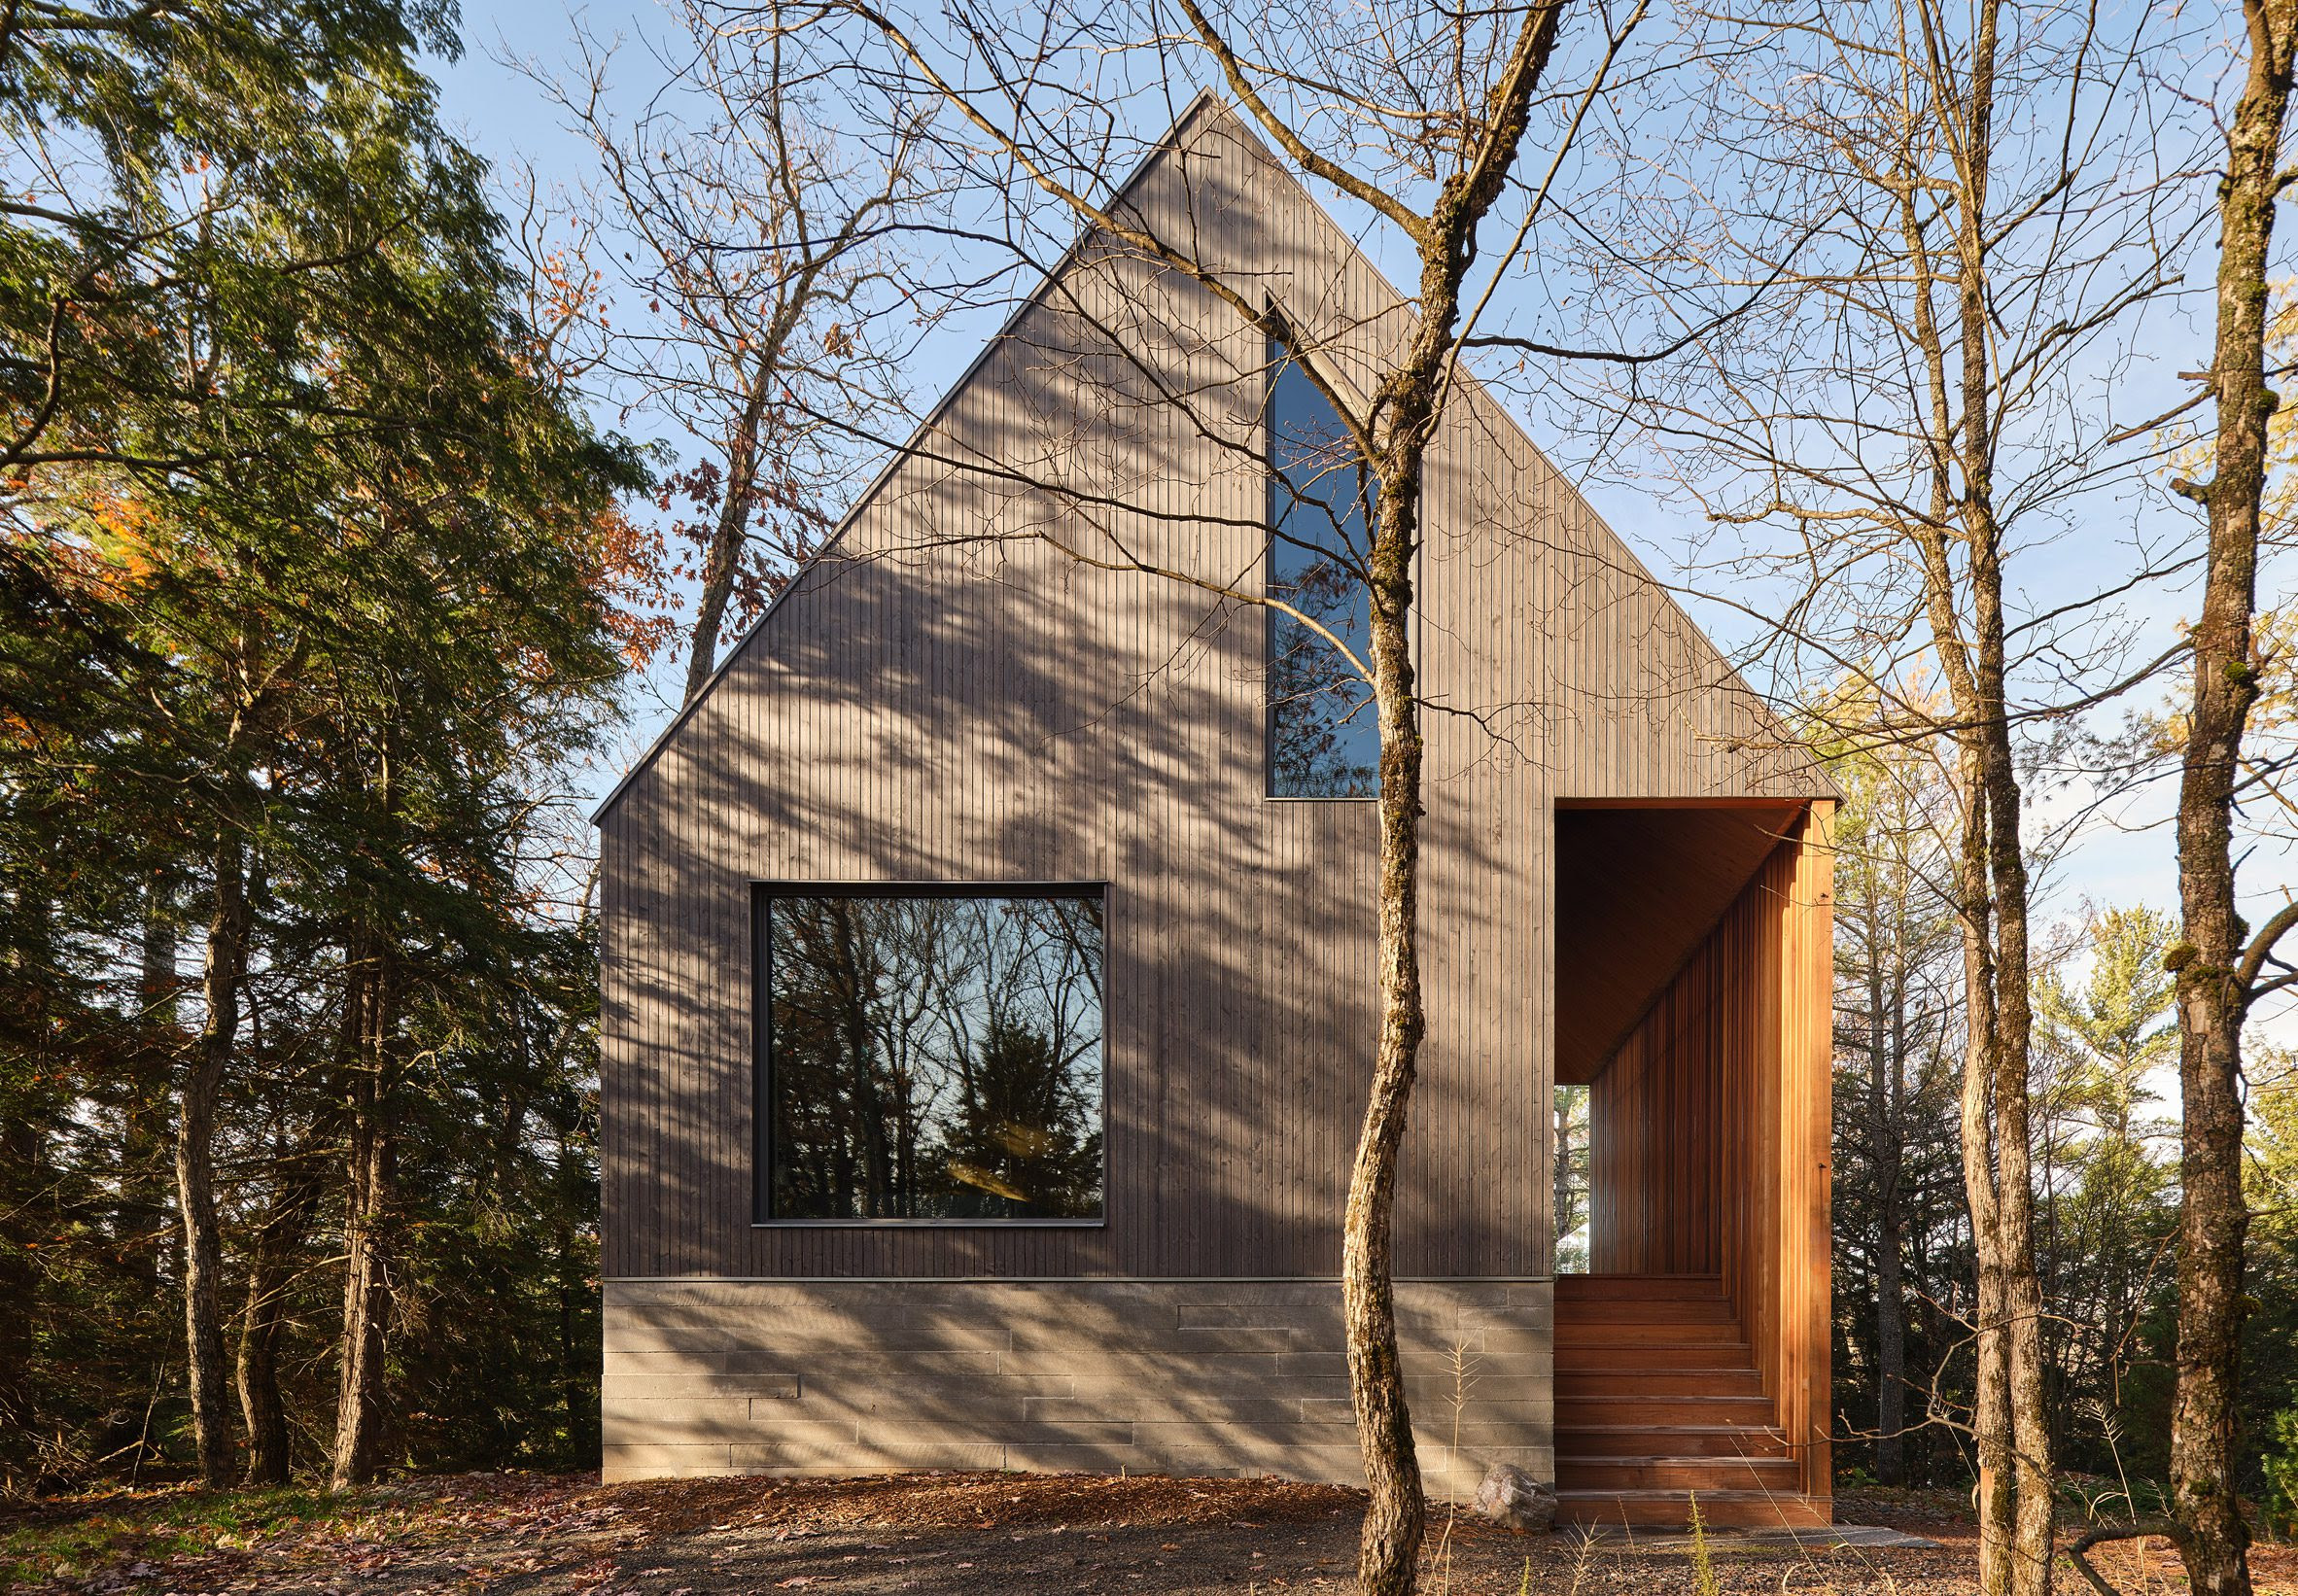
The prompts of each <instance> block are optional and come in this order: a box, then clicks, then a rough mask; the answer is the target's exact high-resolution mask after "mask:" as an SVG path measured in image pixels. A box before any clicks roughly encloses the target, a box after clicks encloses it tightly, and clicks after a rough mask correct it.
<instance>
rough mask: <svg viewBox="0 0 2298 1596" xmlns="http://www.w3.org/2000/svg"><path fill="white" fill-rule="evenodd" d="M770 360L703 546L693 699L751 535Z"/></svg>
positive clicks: (730, 453)
mask: <svg viewBox="0 0 2298 1596" xmlns="http://www.w3.org/2000/svg"><path fill="white" fill-rule="evenodd" d="M771 374H772V365H771V364H770V363H768V362H765V361H761V362H760V363H759V365H758V370H757V376H756V378H755V379H754V380H753V381H752V383H751V385H750V391H749V395H748V396H746V398H745V399H744V402H743V408H742V413H741V415H740V416H738V417H737V418H736V420H735V423H734V425H733V426H732V427H731V428H730V429H729V430H728V431H727V434H726V443H725V447H726V491H725V494H724V497H722V498H721V499H720V500H719V501H718V514H717V518H716V519H715V520H714V521H713V522H712V524H711V539H710V545H709V546H708V547H707V548H705V549H704V550H703V551H702V592H701V593H700V595H698V596H697V598H696V600H695V605H694V638H693V643H692V646H691V648H690V650H689V652H688V653H687V656H686V696H685V699H684V700H683V702H685V703H688V704H691V703H693V702H694V701H695V699H697V698H699V697H701V696H702V690H703V688H705V687H706V686H708V685H710V679H711V676H712V674H713V673H714V671H716V669H717V660H718V634H719V633H720V631H722V630H723V629H724V627H725V624H726V606H727V604H728V603H729V602H730V601H731V600H732V599H733V597H734V578H735V574H736V573H737V572H739V571H740V570H741V569H742V549H743V544H744V543H746V542H747V541H749V531H750V507H751V504H752V502H753V501H754V500H755V499H756V497H757V489H758V441H759V440H758V429H759V427H760V426H761V425H762V424H763V423H764V421H765V417H766V399H767V391H766V384H767V381H768V379H769V377H770V376H771Z"/></svg>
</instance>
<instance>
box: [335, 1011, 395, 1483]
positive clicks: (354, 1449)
mask: <svg viewBox="0 0 2298 1596" xmlns="http://www.w3.org/2000/svg"><path fill="white" fill-rule="evenodd" d="M360 985H361V987H362V988H363V992H362V1002H363V1004H364V1008H363V1013H362V1035H361V1058H360V1068H359V1070H358V1072H357V1073H356V1074H355V1075H354V1077H353V1081H352V1089H351V1103H350V1116H349V1122H350V1137H349V1150H348V1151H349V1159H348V1164H349V1168H348V1173H349V1177H350V1178H349V1183H348V1187H347V1190H346V1192H345V1194H344V1214H343V1232H344V1263H343V1331H342V1339H341V1342H340V1346H339V1349H338V1352H337V1365H336V1368H337V1381H336V1392H335V1445H334V1454H333V1458H332V1461H331V1467H330V1477H331V1480H332V1482H333V1484H334V1487H335V1488H336V1489H337V1490H341V1489H343V1488H344V1487H346V1486H351V1485H365V1484H366V1483H368V1482H369V1481H371V1480H372V1479H373V1478H374V1477H375V1464H376V1456H377V1453H378V1451H379V1449H380V1442H381V1432H382V1419H383V1378H384V1362H385V1358H386V1356H387V1352H388V1346H387V1342H386V1330H387V1327H388V1324H389V1320H390V1314H391V1277H390V1270H389V1261H388V1256H387V1240H388V1237H387V1233H386V1225H387V1222H388V1218H389V1211H390V1202H391V1176H392V1169H393V1159H394V1154H395V1151H396V1149H395V1147H394V1144H393V1139H392V1126H391V1119H390V1109H391V1104H390V1093H389V1091H388V1086H389V1083H388V1082H387V1081H386V1080H385V1078H384V1065H385V1060H386V1057H387V1054H388V1051H389V1034H388V1032H389V1024H390V1019H389V1014H390V1004H389V986H390V983H389V978H388V975H387V974H386V973H385V972H383V971H382V970H380V969H374V968H371V969H370V970H369V972H368V973H367V975H366V979H365V980H364V981H363V982H362V983H361V984H360Z"/></svg>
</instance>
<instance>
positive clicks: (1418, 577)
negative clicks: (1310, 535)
mask: <svg viewBox="0 0 2298 1596" xmlns="http://www.w3.org/2000/svg"><path fill="white" fill-rule="evenodd" d="M1272 308H1273V306H1272ZM1288 364H1299V365H1303V366H1313V367H1314V368H1315V370H1316V372H1317V374H1318V375H1319V376H1320V377H1323V378H1324V379H1325V381H1326V382H1327V383H1328V384H1330V385H1332V386H1333V387H1335V388H1338V389H1339V390H1340V392H1342V393H1345V394H1350V395H1354V394H1355V392H1356V390H1355V389H1354V387H1353V386H1352V385H1351V384H1349V383H1348V382H1347V381H1346V380H1345V379H1342V378H1340V377H1337V376H1335V375H1334V373H1333V370H1332V367H1331V366H1330V364H1327V363H1326V362H1325V361H1323V360H1321V359H1319V358H1318V357H1317V356H1316V355H1315V354H1314V353H1313V352H1309V351H1304V350H1299V349H1295V348H1293V347H1291V346H1290V345H1288V344H1287V343H1286V342H1285V341H1284V340H1283V339H1282V338H1278V337H1276V336H1273V335H1271V337H1270V338H1269V339H1268V341H1267V346H1266V359H1265V360H1264V362H1263V365H1262V375H1261V414H1260V422H1259V427H1260V436H1261V446H1260V460H1261V471H1262V495H1263V498H1262V506H1263V507H1262V538H1263V539H1264V543H1263V547H1262V550H1261V559H1260V573H1261V591H1262V593H1263V595H1264V596H1266V595H1267V594H1268V593H1269V591H1270V589H1271V585H1272V583H1273V580H1274V577H1275V565H1276V545H1277V530H1276V529H1277V519H1278V513H1277V503H1278V501H1277V493H1278V488H1277V478H1278V476H1279V474H1280V473H1279V472H1278V470H1277V463H1276V384H1277V379H1278V378H1279V377H1280V376H1282V375H1283V372H1284V367H1285V366H1286V365H1288ZM1357 468H1358V469H1359V470H1362V471H1368V472H1369V469H1370V468H1369V467H1368V466H1367V465H1366V463H1365V461H1364V459H1363V457H1362V456H1361V455H1360V456H1359V457H1358V462H1357ZM1367 532H1368V536H1369V535H1370V528H1368V529H1367ZM1427 546H1428V539H1427V538H1426V536H1425V535H1423V537H1422V538H1421V539H1420V547H1418V548H1416V549H1414V550H1413V551H1412V592H1413V603H1412V613H1411V631H1410V638H1409V640H1408V642H1409V646H1410V648H1411V651H1412V663H1413V667H1414V669H1415V671H1417V670H1418V669H1419V668H1420V667H1421V664H1422V656H1421V648H1420V641H1421V640H1420V633H1421V628H1422V625H1423V624H1424V620H1425V611H1426V610H1427V607H1428V589H1427V586H1426V583H1425V581H1424V576H1425V567H1426V561H1425V559H1424V556H1425V554H1426V552H1427ZM1261 614H1262V624H1261V800H1262V802H1264V803H1270V804H1377V803H1378V802H1379V801H1380V783H1379V779H1378V774H1377V771H1378V767H1377V763H1375V778H1374V781H1373V790H1372V791H1370V792H1356V793H1289V792H1278V791H1276V790H1275V786H1276V761H1275V758H1274V753H1275V748H1276V706H1275V705H1274V704H1273V703H1271V700H1270V692H1269V669H1270V666H1271V663H1272V662H1273V661H1274V660H1275V658H1276V629H1277V625H1278V623H1279V622H1280V621H1282V620H1283V619H1285V617H1284V616H1282V615H1280V614H1279V613H1278V612H1277V611H1276V610H1275V609H1274V608H1272V607H1268V606H1266V605H1265V606H1263V607H1262V610H1261ZM1368 641H1369V640H1368ZM1368 685H1369V684H1368ZM1367 709H1368V710H1370V711H1372V712H1373V713H1374V715H1375V726H1374V732H1375V739H1377V737H1378V730H1379V727H1378V719H1377V716H1378V712H1379V711H1378V706H1377V705H1376V704H1374V703H1368V705H1367Z"/></svg>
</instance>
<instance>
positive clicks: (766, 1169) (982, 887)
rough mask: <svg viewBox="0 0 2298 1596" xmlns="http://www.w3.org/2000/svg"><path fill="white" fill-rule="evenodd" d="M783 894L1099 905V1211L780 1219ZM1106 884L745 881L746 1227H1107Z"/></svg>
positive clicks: (1109, 904) (1108, 903) (1108, 901)
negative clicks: (777, 1009)
mask: <svg viewBox="0 0 2298 1596" xmlns="http://www.w3.org/2000/svg"><path fill="white" fill-rule="evenodd" d="M778 897H785V898H800V897H804V898H831V897H843V898H1079V899H1092V900H1093V901H1095V902H1097V903H1098V904H1099V905H1100V908H1101V972H1100V974H1101V1097H1100V1105H1099V1107H1100V1119H1101V1123H1100V1131H1101V1211H1100V1213H1099V1214H1098V1215H1097V1216H1095V1217H1093V1218H1090V1219H1084V1218H1060V1217H1043V1218H1011V1217H999V1216H993V1215H992V1216H983V1217H978V1218H942V1217H938V1216H936V1217H927V1218H920V1219H899V1218H895V1219H868V1218H826V1219H815V1218H807V1219H778V1218H776V1217H775V1215H774V1212H773V1201H774V1167H773V1158H774V1077H773V1069H774V1058H773V1055H774V980H773V977H774V972H773V968H772V960H773V946H774V944H773V937H772V935H771V933H770V931H769V928H768V925H767V919H766V917H767V911H768V908H769V906H770V905H771V904H772V903H773V901H774V900H775V899H776V898H778ZM1111 899H1112V892H1111V889H1110V883H1108V882H1106V881H1097V882H1096V881H1084V882H1041V881H1031V882H857V881H761V880H752V881H751V883H750V1055H751V1059H750V1228H751V1229H752V1230H761V1231H763V1230H773V1231H853V1230H865V1231H885V1230H895V1231H904V1230H911V1231H914V1230H1040V1231H1046V1230H1054V1231H1062V1230H1067V1231H1090V1230H1100V1229H1105V1228H1106V1227H1107V1226H1108V1223H1109V1207H1110V1203H1111V1200H1112V1197H1113V1196H1114V1194H1113V1191H1112V1189H1111V1184H1110V1178H1109V1174H1110V1159H1109V1139H1110V1138H1109V1068H1110V1051H1111V1050H1110V1046H1109V1011H1110V999H1109V966H1110V957H1109V946H1110V928H1111V925H1112V924H1113V921H1112V919H1111V916H1110V910H1111V907H1112V902H1111Z"/></svg>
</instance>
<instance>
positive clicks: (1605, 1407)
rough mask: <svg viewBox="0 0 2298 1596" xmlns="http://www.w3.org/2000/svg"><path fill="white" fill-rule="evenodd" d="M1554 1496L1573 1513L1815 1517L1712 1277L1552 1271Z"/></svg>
mask: <svg viewBox="0 0 2298 1596" xmlns="http://www.w3.org/2000/svg"><path fill="white" fill-rule="evenodd" d="M1555 1346H1556V1496H1557V1509H1558V1514H1559V1516H1560V1517H1562V1518H1563V1519H1564V1520H1565V1521H1566V1522H1569V1523H1580V1524H1628V1525H1635V1526H1644V1525H1651V1526H1654V1527H1661V1526H1665V1527H1675V1528H1681V1527H1682V1526H1683V1525H1685V1524H1687V1523H1689V1521H1690V1517H1691V1498H1692V1494H1693V1493H1694V1492H1696V1493H1697V1494H1698V1497H1699V1515H1700V1520H1701V1522H1703V1523H1705V1524H1707V1525H1709V1526H1711V1527H1714V1528H1735V1529H1778V1528H1781V1527H1782V1526H1790V1527H1796V1528H1801V1527H1806V1526H1812V1527H1816V1526H1820V1525H1824V1524H1826V1523H1827V1522H1828V1513H1827V1511H1826V1509H1825V1508H1824V1507H1820V1506H1817V1505H1815V1504H1813V1503H1811V1502H1809V1501H1807V1500H1806V1499H1805V1497H1804V1495H1803V1491H1802V1473H1801V1464H1800V1463H1799V1461H1798V1460H1797V1459H1796V1458H1795V1457H1794V1456H1793V1454H1792V1452H1791V1450H1790V1448H1789V1446H1788V1442H1787V1440H1786V1438H1785V1437H1784V1436H1782V1435H1781V1434H1780V1432H1779V1430H1778V1428H1777V1426H1776V1425H1775V1424H1774V1422H1773V1411H1772V1405H1771V1399H1770V1398H1768V1397H1766V1396H1765V1395H1764V1394H1763V1381H1762V1376H1761V1375H1760V1373H1758V1370H1757V1368H1756V1355H1755V1353H1754V1351H1753V1350H1752V1349H1751V1348H1750V1347H1749V1345H1748V1342H1747V1337H1746V1335H1745V1333H1744V1332H1743V1331H1742V1330H1741V1329H1740V1325H1739V1318H1738V1316H1737V1315H1736V1314H1735V1313H1733V1312H1732V1309H1731V1301H1730V1299H1729V1298H1727V1297H1726V1296H1725V1295H1724V1292H1723V1280H1722V1279H1721V1278H1720V1277H1718V1276H1716V1275H1712V1274H1563V1275H1558V1276H1557V1277H1556V1341H1555Z"/></svg>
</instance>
